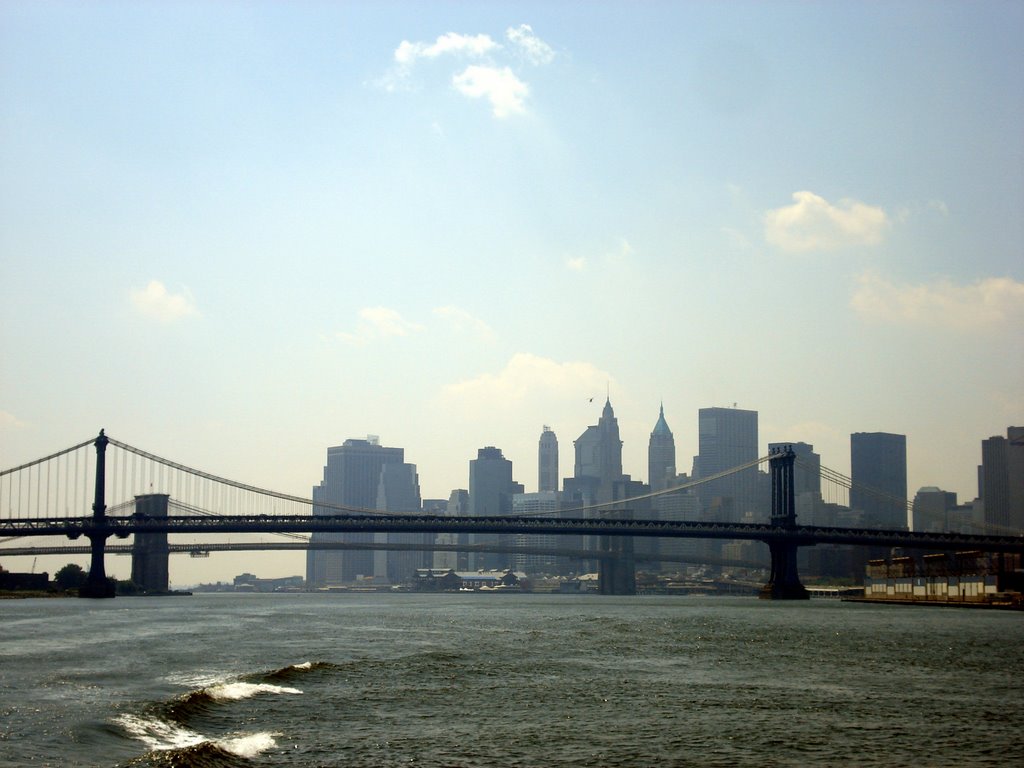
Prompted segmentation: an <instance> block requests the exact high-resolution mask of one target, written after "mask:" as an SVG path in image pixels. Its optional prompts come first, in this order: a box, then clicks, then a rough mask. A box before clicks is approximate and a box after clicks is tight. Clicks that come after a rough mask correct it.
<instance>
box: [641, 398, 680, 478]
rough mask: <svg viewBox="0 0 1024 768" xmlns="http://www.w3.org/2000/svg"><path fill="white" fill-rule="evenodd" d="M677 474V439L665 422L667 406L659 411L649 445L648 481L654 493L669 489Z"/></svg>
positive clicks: (661, 407) (662, 406)
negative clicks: (670, 481) (669, 484)
mask: <svg viewBox="0 0 1024 768" xmlns="http://www.w3.org/2000/svg"><path fill="white" fill-rule="evenodd" d="M675 474H676V439H675V437H674V436H673V435H672V430H671V429H669V428H668V422H666V421H665V406H664V405H661V406H660V407H659V409H658V421H657V422H656V423H655V425H654V429H653V430H651V439H650V440H649V441H648V443H647V481H648V482H649V483H650V484H651V490H652V491H660V490H663V489H664V488H667V487H668V483H669V480H671V479H672V478H673V477H675Z"/></svg>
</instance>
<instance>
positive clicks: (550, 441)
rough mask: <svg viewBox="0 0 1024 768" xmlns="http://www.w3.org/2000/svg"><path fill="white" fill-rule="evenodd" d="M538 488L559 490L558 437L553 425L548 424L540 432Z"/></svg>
mask: <svg viewBox="0 0 1024 768" xmlns="http://www.w3.org/2000/svg"><path fill="white" fill-rule="evenodd" d="M537 465H538V470H537V490H538V491H539V492H540V493H547V492H551V491H557V490H558V438H557V437H556V436H555V433H554V432H553V431H552V429H551V427H549V426H546V425H545V427H544V430H543V431H542V432H541V433H540V446H539V448H538V450H537Z"/></svg>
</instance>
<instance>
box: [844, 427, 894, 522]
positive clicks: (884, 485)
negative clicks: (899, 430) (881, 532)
mask: <svg viewBox="0 0 1024 768" xmlns="http://www.w3.org/2000/svg"><path fill="white" fill-rule="evenodd" d="M850 477H851V479H852V481H853V487H851V488H850V509H851V510H852V511H853V512H854V513H858V512H859V513H860V514H861V516H862V520H863V524H864V525H865V526H867V527H869V528H902V529H906V528H907V437H906V435H894V434H890V433H888V432H854V433H853V434H852V435H850Z"/></svg>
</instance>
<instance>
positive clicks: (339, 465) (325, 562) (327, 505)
mask: <svg viewBox="0 0 1024 768" xmlns="http://www.w3.org/2000/svg"><path fill="white" fill-rule="evenodd" d="M404 461H405V450H404V449H402V448H385V447H383V446H382V445H380V442H379V440H378V439H377V437H376V436H370V437H368V438H367V439H366V440H346V441H345V442H344V443H343V444H342V445H340V446H335V447H333V448H328V449H327V464H326V466H324V479H323V480H322V481H321V483H320V484H319V485H316V486H313V514H314V515H335V514H340V513H341V510H338V509H336V508H334V507H333V506H331V505H341V506H343V507H355V508H359V509H376V507H377V489H378V486H379V484H380V473H381V467H383V466H384V465H385V464H401V463H403V462H404ZM372 540H373V534H369V533H354V534H340V533H314V534H313V536H312V537H311V538H310V542H311V543H313V544H316V543H318V542H330V541H346V542H360V541H362V542H369V541H372ZM373 573H374V562H373V552H372V551H369V550H367V551H359V550H317V549H310V550H309V551H307V553H306V584H307V586H308V587H313V588H316V587H323V586H328V585H334V584H344V583H346V582H350V581H355V580H356V578H357V577H359V576H372V575H373Z"/></svg>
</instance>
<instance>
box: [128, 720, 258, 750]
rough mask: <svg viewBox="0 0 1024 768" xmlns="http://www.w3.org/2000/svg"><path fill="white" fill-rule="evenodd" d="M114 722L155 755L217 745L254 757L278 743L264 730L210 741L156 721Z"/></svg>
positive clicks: (175, 726)
mask: <svg viewBox="0 0 1024 768" xmlns="http://www.w3.org/2000/svg"><path fill="white" fill-rule="evenodd" d="M114 722H115V723H117V724H118V725H120V726H121V727H122V728H123V729H124V730H125V731H126V732H127V733H128V735H129V736H131V737H132V738H134V739H137V740H139V741H141V742H142V743H143V744H145V745H146V746H147V747H149V748H150V749H151V750H153V751H158V752H165V751H167V750H171V749H185V748H187V747H194V746H197V745H199V744H206V743H211V744H216V745H217V746H218V747H219V748H221V749H223V750H224V751H225V752H230V753H231V754H233V755H238V756H239V757H256V756H258V755H261V754H263V753H264V752H266V751H267V750H268V749H272V748H273V747H276V746H277V741H275V740H274V735H275V734H273V733H270V732H267V731H261V732H259V733H246V734H241V735H239V736H231V737H229V738H225V739H209V738H207V737H206V736H203V735H202V734H199V733H196V732H195V731H190V730H189V729H188V728H182V727H181V726H178V725H172V724H171V723H168V722H166V721H165V720H160V719H158V718H152V717H142V716H140V715H118V716H117V717H115V718H114Z"/></svg>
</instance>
